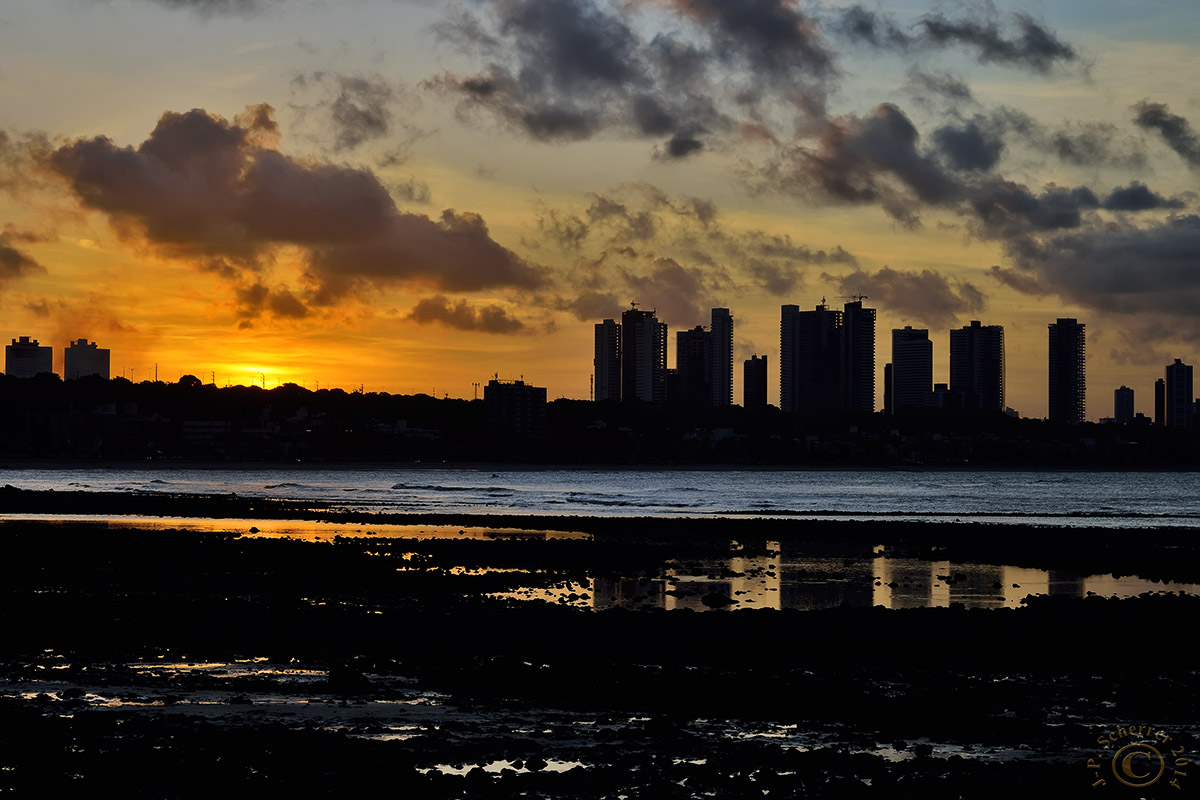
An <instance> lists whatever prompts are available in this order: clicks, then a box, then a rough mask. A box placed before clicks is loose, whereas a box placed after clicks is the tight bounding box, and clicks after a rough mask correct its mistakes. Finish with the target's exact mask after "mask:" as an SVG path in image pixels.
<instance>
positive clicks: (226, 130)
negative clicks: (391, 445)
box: [0, 0, 1200, 419]
mask: <svg viewBox="0 0 1200 800" xmlns="http://www.w3.org/2000/svg"><path fill="white" fill-rule="evenodd" d="M14 5H15V6H16V7H15V8H12V7H10V8H6V9H5V11H4V13H3V15H2V18H0V48H2V50H3V52H4V53H5V59H4V65H3V68H2V71H0V74H2V75H3V77H4V80H3V82H2V83H0V287H2V292H0V311H2V313H3V318H4V319H5V320H6V326H5V330H4V332H2V333H0V335H2V336H3V337H5V341H7V339H8V338H11V337H16V336H18V335H29V336H32V337H34V338H37V339H39V340H41V342H42V344H51V345H53V346H54V348H55V367H56V369H59V370H60V371H61V369H62V348H63V347H64V346H65V344H66V343H67V342H68V341H70V340H74V339H78V338H87V339H90V340H93V341H95V342H98V343H99V344H100V346H101V347H104V348H108V349H110V350H111V352H112V376H113V377H122V376H124V377H131V378H132V379H133V380H135V381H141V380H145V379H148V378H153V376H154V374H155V370H156V369H157V371H158V376H159V378H160V379H161V380H167V381H176V380H178V379H179V377H180V376H181V375H185V374H192V375H195V376H196V377H198V378H200V379H201V380H202V381H203V382H204V383H210V382H215V383H216V384H218V385H221V386H224V385H236V384H242V385H253V386H265V387H266V388H268V389H269V388H273V387H274V386H277V385H279V384H282V383H288V382H291V383H297V384H301V385H304V386H306V387H307V388H309V389H313V388H317V387H318V386H319V387H320V388H332V387H335V386H336V387H341V388H343V389H346V390H347V391H351V390H356V389H358V388H359V387H360V386H361V387H362V388H364V389H365V390H366V391H388V392H393V393H403V394H412V393H418V392H424V393H428V394H435V395H436V396H438V397H441V396H443V395H448V396H450V397H465V398H470V397H472V396H473V393H474V388H473V385H474V384H476V383H479V382H486V381H487V380H488V379H489V378H490V377H492V376H493V375H499V376H500V377H501V378H518V377H524V379H525V380H527V381H530V382H532V383H534V384H536V385H538V386H545V387H547V389H548V396H549V397H550V398H551V399H553V398H556V397H569V398H581V399H586V398H587V397H588V396H589V376H590V374H591V370H592V364H591V360H592V336H593V325H594V324H595V323H596V322H599V321H600V320H601V319H603V318H605V317H613V316H616V315H619V314H620V312H621V310H622V309H624V308H628V306H629V303H630V302H631V301H636V302H638V303H639V305H640V306H641V307H645V308H656V309H657V310H658V315H659V317H660V318H661V319H662V320H663V321H665V322H666V323H667V324H668V325H669V326H670V330H671V333H670V337H671V338H670V347H669V358H668V363H669V365H670V366H673V365H674V334H675V331H678V330H682V329H686V328H690V327H693V326H695V325H698V324H703V323H706V322H707V320H708V312H709V309H710V308H712V307H715V306H723V307H727V308H729V309H730V310H731V312H732V314H733V317H734V319H735V329H734V358H735V363H736V364H737V368H736V369H735V370H734V374H735V383H734V400H735V402H741V398H742V389H741V369H740V364H741V360H742V359H745V358H748V357H749V356H750V355H751V354H752V353H759V354H766V355H767V356H768V357H769V358H770V365H771V369H770V373H769V384H768V397H769V399H770V401H771V402H772V403H777V402H778V399H779V393H778V392H779V389H778V380H779V373H778V363H779V361H778V354H779V309H780V305H781V304H789V303H795V304H799V305H800V306H801V307H802V308H812V307H813V306H814V305H815V304H817V303H819V302H821V299H822V298H823V297H824V298H828V300H829V302H830V304H832V305H835V306H838V307H840V305H841V303H843V302H845V300H844V298H846V297H847V296H850V295H858V294H862V295H865V296H867V297H868V301H867V305H869V306H872V307H874V308H877V309H878V313H879V317H878V332H879V334H878V336H877V342H878V344H877V349H876V367H877V390H876V396H877V397H881V396H882V382H883V365H884V363H886V362H887V361H888V359H889V357H890V352H889V346H890V345H889V336H888V331H890V329H892V328H896V327H903V326H904V325H913V326H914V327H924V328H929V330H930V337H931V338H932V339H933V342H934V380H935V381H937V382H945V381H947V380H948V355H949V353H948V333H947V332H948V330H949V329H950V328H952V327H958V326H961V325H964V324H967V323H968V322H969V321H970V320H972V319H979V320H982V321H983V322H984V324H994V325H1002V326H1004V329H1005V341H1006V346H1007V353H1006V361H1007V389H1008V391H1007V397H1008V405H1010V406H1012V407H1013V408H1015V409H1016V410H1017V411H1019V412H1020V413H1021V414H1022V415H1025V416H1031V417H1041V416H1043V415H1044V414H1045V413H1046V404H1047V398H1046V358H1047V355H1046V350H1047V327H1046V326H1047V324H1048V323H1050V322H1053V321H1054V320H1055V318H1057V317H1076V318H1078V319H1079V320H1080V321H1081V322H1084V323H1085V324H1086V326H1087V337H1088V342H1087V350H1088V362H1087V384H1088V417H1089V418H1090V419H1097V418H1100V417H1104V416H1109V415H1111V411H1112V392H1113V389H1115V388H1116V387H1118V386H1120V385H1122V384H1125V385H1128V386H1131V387H1133V388H1134V389H1135V391H1136V401H1135V405H1136V410H1137V411H1140V412H1143V413H1146V414H1151V413H1152V411H1153V391H1152V387H1153V382H1154V379H1155V378H1157V377H1161V376H1162V374H1163V368H1164V365H1166V364H1169V363H1171V361H1172V360H1173V359H1174V358H1182V359H1183V360H1184V361H1185V362H1188V363H1193V362H1194V361H1195V360H1196V358H1197V356H1198V355H1200V353H1198V352H1197V347H1196V344H1195V343H1196V341H1197V335H1198V334H1200V324H1198V317H1197V314H1196V309H1197V308H1200V216H1197V210H1196V207H1197V203H1198V195H1197V194H1196V192H1197V188H1198V187H1197V181H1196V176H1197V174H1198V170H1200V132H1198V131H1197V128H1196V126H1195V125H1194V124H1193V123H1192V122H1191V121H1190V120H1191V119H1195V118H1197V117H1200V110H1198V106H1197V103H1198V102H1200V96H1198V95H1197V92H1196V88H1195V77H1194V76H1195V75H1196V74H1198V72H1200V55H1197V52H1196V50H1195V48H1194V42H1195V41H1196V40H1197V38H1198V37H1200V11H1198V10H1197V8H1196V7H1195V6H1194V4H1192V3H1188V2H1182V1H1181V2H1156V3H1139V4H1129V3H1119V2H1115V0H1100V2H1082V1H1077V0H1072V1H1071V2H1060V3H1053V4H1040V3H1038V4H1029V3H1023V2H1007V1H1006V2H997V3H995V4H973V3H949V4H928V5H925V6H911V5H905V6H904V7H903V8H896V7H894V6H892V5H885V6H884V7H883V8H882V9H880V8H878V7H876V6H875V5H872V4H866V5H855V4H847V3H841V2H838V3H829V4H821V5H816V4H810V3H804V4H796V3H792V2H788V0H762V2H753V3H736V4H735V3H732V2H729V1H728V0H694V1H692V0H689V1H688V2H684V1H683V0H680V1H679V2H630V3H620V2H608V1H607V0H512V2H509V1H508V0H505V2H495V3H481V4H474V3H469V4H458V3H429V4H425V3H411V2H398V1H397V0H361V2H355V3H352V4H339V3H322V2H317V0H295V1H294V2H284V1H283V0H109V1H108V2H84V1H83V0H52V1H51V2H45V3H18V4H14ZM734 5H737V6H738V9H740V10H738V9H735V8H734V7H733V6H734ZM893 8H895V10H893ZM880 405H882V403H880Z"/></svg>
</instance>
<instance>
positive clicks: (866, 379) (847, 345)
mask: <svg viewBox="0 0 1200 800" xmlns="http://www.w3.org/2000/svg"><path fill="white" fill-rule="evenodd" d="M840 377H841V394H842V398H841V405H842V410H843V411H863V412H867V413H873V412H874V411H875V309H873V308H863V304H862V301H861V300H856V301H854V302H853V303H846V305H845V306H844V307H843V309H842V341H841V376H840Z"/></svg>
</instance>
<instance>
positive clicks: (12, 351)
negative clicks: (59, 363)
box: [4, 336, 107, 378]
mask: <svg viewBox="0 0 1200 800" xmlns="http://www.w3.org/2000/svg"><path fill="white" fill-rule="evenodd" d="M106 352H107V351H106ZM4 372H5V373H6V374H8V375H11V376H12V377H14V378H32V377H33V376H35V375H40V374H42V373H43V372H54V349H53V348H51V347H46V346H43V345H39V344H38V340H37V339H30V338H29V337H28V336H21V337H19V338H17V339H13V340H12V344H6V345H5V346H4Z"/></svg>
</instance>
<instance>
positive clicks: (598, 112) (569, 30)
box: [425, 0, 836, 160]
mask: <svg viewBox="0 0 1200 800" xmlns="http://www.w3.org/2000/svg"><path fill="white" fill-rule="evenodd" d="M642 5H653V8H654V14H653V18H655V19H656V20H657V18H658V17H660V16H661V14H662V11H663V5H662V4H651V3H638V2H633V3H628V4H606V3H603V2H599V0H510V2H505V3H497V4H492V5H490V6H487V7H486V10H484V11H482V12H481V14H482V16H475V15H473V14H470V13H468V14H466V15H464V16H460V17H459V18H457V19H456V20H453V21H450V22H444V23H442V24H441V25H439V26H437V28H436V30H437V32H438V34H439V36H441V37H442V38H443V39H444V40H446V41H449V42H451V43H453V44H455V45H457V46H458V47H459V48H460V49H461V50H462V51H463V52H465V53H467V54H468V55H470V56H471V57H473V58H476V59H478V60H479V61H480V62H481V63H480V69H479V71H478V72H476V73H475V74H473V75H459V74H454V73H444V74H442V75H439V76H436V77H434V78H431V79H430V80H428V81H426V84H425V85H426V86H427V87H429V88H433V89H437V90H440V91H444V92H447V93H450V94H453V95H454V96H457V97H458V98H459V99H460V101H461V103H460V107H459V108H460V112H461V113H468V114H469V113H472V112H475V111H485V112H487V113H488V114H489V115H492V116H494V117H495V118H497V119H499V120H501V121H503V122H504V123H505V124H506V125H507V126H509V127H510V128H513V129H514V130H517V131H519V132H521V133H523V134H524V135H527V136H529V137H531V138H533V139H536V140H539V141H551V142H570V141H579V140H583V139H589V138H591V137H594V136H597V135H601V134H605V135H618V136H633V137H635V138H651V139H656V140H658V144H657V145H656V146H655V147H654V149H653V150H652V154H653V155H654V157H656V158H658V159H660V160H674V159H681V158H684V157H687V156H691V155H694V154H696V153H699V152H701V151H703V150H705V149H707V148H710V147H711V146H712V145H713V143H714V142H715V141H721V140H723V137H727V136H728V135H730V134H733V133H736V132H737V131H738V130H739V126H741V125H745V124H748V123H751V122H753V123H755V124H757V125H759V126H760V127H762V120H761V119H745V120H740V119H739V116H744V115H748V116H750V117H751V118H753V117H755V116H756V115H757V114H759V111H760V110H759V109H758V106H759V105H760V103H761V92H762V90H763V89H764V88H769V89H770V91H771V92H772V97H773V99H774V100H776V101H778V102H779V103H782V104H784V105H786V106H788V107H790V108H792V109H793V110H799V111H800V112H801V113H802V114H804V115H808V116H810V117H816V118H819V117H820V116H821V115H823V113H824V99H825V84H826V83H827V82H828V81H830V80H832V78H833V77H834V75H835V72H836V70H835V69H834V67H833V57H832V54H831V53H830V52H829V51H828V49H827V48H826V46H825V44H824V43H823V41H822V40H821V37H820V35H819V34H818V32H817V26H816V25H815V24H814V22H813V20H811V19H809V18H808V17H806V16H804V15H803V14H802V13H800V12H799V11H798V10H797V9H796V7H795V5H794V4H793V3H790V2H786V0H669V2H667V3H666V4H665V5H666V7H667V8H668V9H669V11H670V12H673V13H674V14H675V19H674V20H672V21H671V22H670V23H668V24H666V25H664V26H663V27H664V28H665V29H664V30H658V31H654V30H650V29H649V26H648V25H647V24H646V23H647V21H648V19H650V18H651V16H650V15H642V16H637V14H638V11H639V10H640V7H641V6H642ZM635 17H636V19H635ZM751 97H754V98H756V99H751Z"/></svg>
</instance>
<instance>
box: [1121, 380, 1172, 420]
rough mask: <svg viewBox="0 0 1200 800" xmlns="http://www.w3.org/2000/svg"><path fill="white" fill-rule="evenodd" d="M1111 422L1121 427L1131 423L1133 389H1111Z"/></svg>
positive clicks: (1124, 387) (1126, 387)
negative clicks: (1117, 423) (1119, 424)
mask: <svg viewBox="0 0 1200 800" xmlns="http://www.w3.org/2000/svg"><path fill="white" fill-rule="evenodd" d="M1168 369H1170V367H1168ZM1113 421H1114V422H1119V423H1121V424H1122V425H1128V424H1129V423H1131V422H1133V389H1130V388H1129V387H1128V386H1122V387H1121V388H1120V389H1113Z"/></svg>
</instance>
